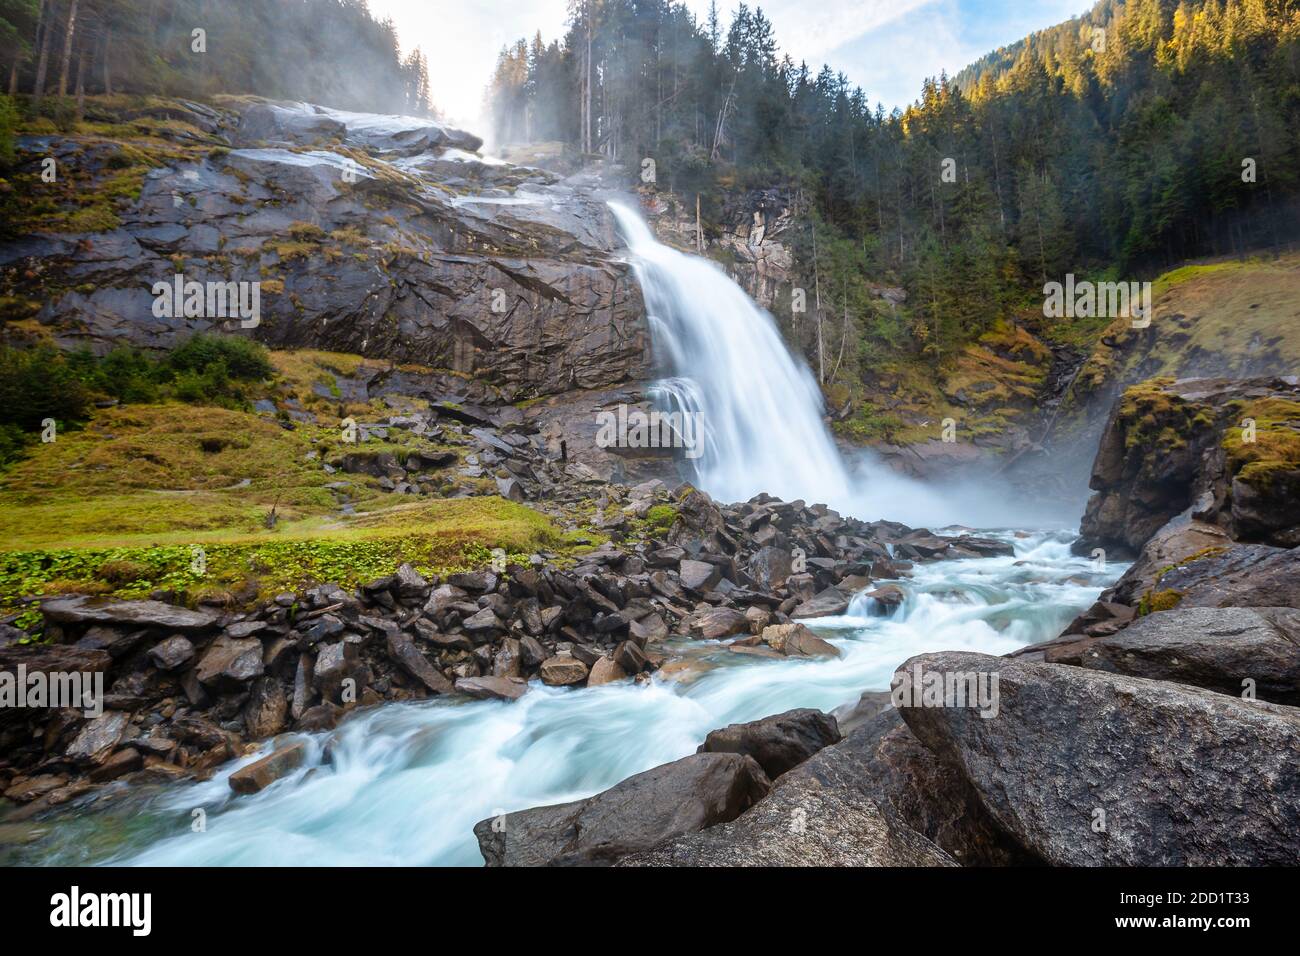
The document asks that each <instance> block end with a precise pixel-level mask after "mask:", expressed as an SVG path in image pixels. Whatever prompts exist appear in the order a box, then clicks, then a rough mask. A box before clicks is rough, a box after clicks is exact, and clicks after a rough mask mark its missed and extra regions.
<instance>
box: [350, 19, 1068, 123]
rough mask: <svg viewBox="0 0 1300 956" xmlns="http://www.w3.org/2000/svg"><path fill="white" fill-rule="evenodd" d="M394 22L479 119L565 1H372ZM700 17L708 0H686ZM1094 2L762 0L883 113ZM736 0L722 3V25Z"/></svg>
mask: <svg viewBox="0 0 1300 956" xmlns="http://www.w3.org/2000/svg"><path fill="white" fill-rule="evenodd" d="M369 3H370V8H371V10H373V11H374V12H375V13H376V14H377V15H378V16H381V17H383V16H389V17H392V18H393V22H394V23H395V24H396V25H397V30H398V34H399V35H400V37H401V39H402V44H403V47H404V49H410V48H411V47H413V46H420V47H422V48H423V49H424V52H425V54H426V55H427V56H428V58H429V73H430V85H431V87H432V91H433V101H434V103H436V104H437V105H438V106H439V108H440V109H442V110H443V111H444V112H445V113H446V114H447V115H448V116H449V118H451V119H452V120H454V121H456V122H458V123H460V124H463V125H468V126H471V127H476V126H478V125H480V121H479V112H480V105H481V102H482V97H483V89H484V87H485V86H486V85H487V81H488V78H489V76H490V74H491V72H492V67H493V65H494V63H495V61H496V55H497V52H498V51H499V50H500V49H501V47H502V46H504V45H505V44H507V43H511V42H513V41H514V40H516V39H518V38H520V37H531V36H532V35H533V34H534V33H535V32H536V31H538V30H541V31H542V36H543V37H545V39H546V40H547V41H550V40H552V39H554V38H556V37H557V36H559V34H560V33H561V31H562V30H563V28H564V22H565V10H566V7H567V3H566V0H369ZM686 4H687V6H689V7H690V8H691V9H692V10H694V11H695V12H696V13H697V15H698V16H699V17H700V18H701V20H702V19H703V18H704V15H705V14H706V13H707V11H708V8H709V0H686ZM1091 5H1092V0H766V2H763V3H757V2H751V3H750V7H751V9H752V8H753V7H755V6H760V7H762V8H763V12H764V13H765V14H766V15H767V17H768V18H769V19H770V20H771V21H772V24H773V27H774V30H775V33H776V37H777V40H778V41H779V42H780V44H781V52H782V53H789V54H790V55H791V56H792V57H793V58H794V60H795V62H798V61H800V60H806V61H807V62H808V65H809V67H811V68H812V69H813V70H814V72H815V71H816V70H817V69H819V68H820V67H821V64H822V63H829V64H830V65H831V68H832V69H835V70H839V71H842V72H843V73H845V74H846V75H847V76H848V77H849V79H850V81H851V82H853V83H854V84H855V85H858V86H861V87H862V88H863V89H864V90H865V91H866V93H867V96H868V98H869V99H870V101H871V102H872V103H876V102H882V103H884V104H885V108H886V109H892V108H893V107H895V106H902V105H904V104H906V103H908V102H910V101H912V100H914V99H915V98H916V96H917V94H918V93H919V92H920V89H921V81H922V80H924V79H925V77H927V76H937V75H938V73H939V71H940V70H944V69H946V70H947V71H948V72H949V73H950V74H951V73H956V72H957V71H958V70H960V69H961V68H962V67H963V66H965V65H966V64H968V63H970V62H971V61H972V60H975V59H977V58H978V57H980V56H981V55H983V54H984V53H987V52H989V51H990V50H993V49H996V48H997V47H999V46H1004V45H1006V44H1008V43H1012V42H1014V41H1016V40H1018V39H1020V38H1021V37H1023V36H1025V35H1026V34H1027V33H1031V32H1033V31H1034V30H1037V29H1041V28H1043V27H1046V26H1051V25H1052V24H1054V23H1059V22H1061V21H1062V20H1068V19H1069V18H1070V17H1071V16H1072V15H1078V14H1080V13H1083V12H1084V11H1085V10H1087V9H1088V8H1090V7H1091ZM735 8H736V0H719V3H718V9H719V10H720V11H721V12H722V19H723V24H724V26H725V24H728V23H730V21H731V12H732V11H733V10H734V9H735Z"/></svg>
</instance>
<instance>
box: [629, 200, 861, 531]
mask: <svg viewBox="0 0 1300 956" xmlns="http://www.w3.org/2000/svg"><path fill="white" fill-rule="evenodd" d="M609 205H610V208H611V209H612V210H613V211H614V216H615V217H616V219H617V220H618V225H619V228H620V230H621V231H622V234H623V237H624V240H625V241H626V242H627V246H628V249H629V251H630V252H631V253H632V262H633V267H634V269H635V270H636V275H637V279H638V280H639V281H640V283H641V290H642V294H643V295H644V297H645V302H646V308H647V311H648V312H649V322H650V331H651V336H652V339H653V342H654V348H655V353H656V358H657V360H658V362H659V364H660V367H661V369H662V370H663V371H664V372H665V373H666V375H665V377H664V378H663V379H661V380H660V381H659V382H658V383H657V384H656V387H655V393H656V396H657V397H658V399H659V400H660V401H661V402H662V403H664V404H665V405H667V406H669V410H671V411H681V412H686V413H690V414H698V416H699V417H698V421H700V423H701V426H702V432H703V441H704V448H703V453H702V454H700V455H699V456H698V457H696V458H695V459H694V460H693V461H692V462H691V464H693V466H694V468H695V469H696V477H695V481H696V484H698V486H699V487H700V488H702V489H703V490H704V491H707V492H708V493H709V494H710V495H712V496H713V497H714V498H717V499H719V500H721V501H728V502H730V501H745V500H747V499H749V498H751V497H753V496H754V495H756V494H758V493H759V492H764V491H765V492H767V493H769V494H772V495H776V496H777V497H778V498H784V499H786V500H787V501H791V500H794V499H796V498H802V499H803V500H805V501H808V502H822V503H824V504H827V505H830V506H831V507H832V508H836V509H838V510H840V511H842V512H845V513H853V514H856V513H857V511H858V510H859V508H858V507H857V506H856V505H857V504H858V502H859V498H858V496H857V495H856V494H855V493H854V490H853V482H852V480H851V479H850V476H849V472H848V469H847V468H846V467H845V464H844V461H843V460H842V459H841V457H840V455H839V452H838V451H837V450H836V448H835V443H834V442H833V441H832V440H831V436H830V433H829V432H828V431H827V430H826V426H825V423H824V422H823V421H822V397H821V391H820V390H819V389H818V387H817V383H816V381H815V380H814V379H813V376H812V373H811V372H809V370H808V368H807V367H806V366H804V365H803V364H802V363H800V362H798V361H796V360H795V358H794V357H793V356H791V354H790V352H789V351H788V350H787V349H786V347H785V343H784V342H783V341H782V340H781V335H780V333H779V332H778V331H777V328H776V323H775V322H774V321H773V320H772V317H771V316H770V315H769V314H768V313H767V312H765V311H763V310H762V309H760V308H759V307H758V306H757V305H756V304H755V303H754V302H753V301H752V300H751V299H750V298H749V296H747V295H746V294H745V292H744V291H743V290H742V289H741V288H740V286H738V285H737V284H736V283H735V282H733V281H732V280H731V279H730V278H728V277H727V275H726V273H724V272H723V271H722V269H721V268H719V267H718V266H717V265H715V264H714V263H712V262H709V261H708V260H706V259H702V258H699V257H697V256H689V255H685V254H683V253H680V252H678V251H676V250H675V249H670V248H668V247H667V246H665V245H662V244H660V243H659V242H657V241H656V240H655V238H654V236H653V235H652V234H651V232H650V228H649V227H648V226H647V225H646V223H645V222H644V221H643V220H642V219H641V217H640V216H639V215H637V213H636V212H634V211H633V210H631V209H629V208H628V207H627V206H624V205H621V204H619V203H614V202H611V203H610V204H609ZM688 460H689V459H688Z"/></svg>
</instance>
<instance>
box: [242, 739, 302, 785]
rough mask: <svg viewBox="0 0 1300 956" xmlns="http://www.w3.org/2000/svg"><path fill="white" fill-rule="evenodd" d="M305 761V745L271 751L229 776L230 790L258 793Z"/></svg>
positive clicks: (299, 743) (295, 744) (291, 745)
mask: <svg viewBox="0 0 1300 956" xmlns="http://www.w3.org/2000/svg"><path fill="white" fill-rule="evenodd" d="M306 759H307V744H306V743H305V742H303V741H301V740H300V741H295V742H294V743H291V744H288V745H287V746H284V747H280V748H278V749H276V750H273V751H271V752H270V753H269V754H267V755H266V756H265V757H262V758H261V759H260V760H256V761H254V762H253V763H250V764H249V765H248V766H247V767H240V768H239V769H238V770H236V771H235V772H234V773H232V774H231V775H230V780H229V783H230V789H231V790H233V791H235V793H243V794H249V793H258V792H259V791H262V790H265V789H266V788H267V787H269V786H270V785H271V784H273V783H275V782H276V781H277V780H279V779H280V778H281V777H285V776H287V775H289V774H290V773H292V772H293V771H295V770H297V769H298V768H299V767H301V766H302V765H303V763H304V762H305V761H306Z"/></svg>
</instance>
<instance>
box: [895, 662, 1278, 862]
mask: <svg viewBox="0 0 1300 956" xmlns="http://www.w3.org/2000/svg"><path fill="white" fill-rule="evenodd" d="M917 665H920V666H921V667H922V668H923V669H924V671H927V672H933V673H936V674H937V675H948V674H951V675H953V676H954V677H956V676H959V675H967V674H976V675H980V674H983V675H992V674H996V675H998V678H999V680H998V698H997V714H996V717H982V716H980V715H981V712H982V711H981V709H980V708H978V707H970V706H966V707H962V706H941V707H934V706H914V705H913V704H914V703H916V702H915V701H913V702H909V703H908V705H907V706H903V707H901V708H900V710H901V712H902V716H903V719H904V720H905V721H906V722H907V726H908V727H909V729H910V730H911V731H912V733H913V734H914V735H915V736H916V737H917V739H918V740H920V741H921V743H923V744H924V745H925V746H926V747H928V748H929V749H930V750H931V751H933V752H934V753H935V754H936V755H937V756H939V757H940V758H942V759H944V760H946V761H948V762H950V763H951V764H953V765H954V766H959V767H961V768H962V770H963V773H964V775H965V776H966V778H967V780H968V781H969V782H970V783H971V785H972V786H974V787H975V789H976V790H977V791H978V792H979V795H980V801H981V803H982V804H983V805H984V806H985V808H986V809H987V810H988V811H989V813H990V815H991V816H992V817H993V819H994V820H995V821H996V822H997V824H998V825H999V826H1000V827H1001V828H1002V829H1003V830H1005V831H1006V832H1007V833H1008V834H1010V835H1011V836H1012V837H1014V838H1015V840H1016V842H1017V843H1019V844H1020V846H1022V847H1023V848H1024V849H1025V850H1026V851H1028V852H1030V853H1032V854H1034V855H1035V856H1037V857H1039V858H1041V859H1043V860H1045V861H1046V862H1048V863H1053V864H1058V865H1068V866H1079V865H1125V866H1196V865H1220V866H1222V865H1234V864H1235V865H1267V864H1284V863H1286V862H1287V861H1291V860H1294V859H1296V856H1297V854H1298V853H1300V768H1298V766H1297V764H1296V762H1295V760H1294V754H1295V753H1296V752H1297V750H1298V749H1300V712H1297V711H1296V710H1295V709H1293V708H1289V707H1280V706H1277V705H1275V704H1267V703H1260V702H1253V703H1251V702H1246V701H1242V700H1239V699H1236V698H1233V697H1228V696H1225V695H1222V694H1217V693H1214V692H1212V691H1207V690H1203V689H1201V688H1194V687H1189V686H1186V685H1181V684H1171V683H1166V682H1163V681H1151V680H1144V679H1142V678H1136V677H1126V676H1121V675H1117V674H1109V673H1105V672H1102V671H1095V670H1087V669H1084V668H1079V667H1064V666H1060V665H1055V664H1045V663H1033V662H1022V661H1019V660H1009V659H1006V658H996V657H988V656H986V655H982V654H969V653H959V652H947V653H942V654H929V655H922V656H920V657H916V658H912V659H911V660H910V661H908V662H906V663H905V664H904V665H903V668H902V670H904V671H909V672H910V671H913V669H914V668H915V667H916V666H917ZM949 679H951V678H947V677H945V680H949ZM986 680H987V678H986ZM986 686H987V684H986ZM983 712H985V713H987V710H984V711H983ZM1261 780H1267V781H1269V783H1268V785H1267V786H1259V785H1258V782H1259V781H1261ZM1103 814H1104V817H1103ZM1099 821H1100V822H1104V825H1105V828H1104V829H1099V828H1095V827H1094V824H1095V823H1098V822H1099Z"/></svg>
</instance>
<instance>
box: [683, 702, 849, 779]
mask: <svg viewBox="0 0 1300 956" xmlns="http://www.w3.org/2000/svg"><path fill="white" fill-rule="evenodd" d="M839 741H840V730H839V727H838V726H836V723H835V718H834V717H832V716H830V714H823V713H822V712H821V711H820V710H813V709H812V708H805V709H802V710H787V711H786V712H785V713H784V714H776V715H775V716H773V717H764V718H763V719H762V720H753V721H750V722H749V723H747V724H729V725H727V726H726V727H723V728H722V729H720V730H715V731H713V732H712V733H710V734H709V735H708V736H707V737H705V738H704V743H702V744H700V749H699V753H733V754H748V755H749V756H751V757H753V758H754V759H755V760H757V761H758V765H759V766H760V767H762V768H763V772H764V773H766V774H767V775H768V776H769V777H770V778H771V779H773V780H775V779H776V778H777V777H779V776H781V774H783V773H785V772H787V771H788V770H791V769H793V768H794V767H796V766H798V765H799V764H801V763H803V762H804V761H805V760H807V759H808V758H809V757H811V756H812V755H813V754H815V753H817V751H819V750H821V749H822V748H823V747H829V746H830V745H831V744H835V743H839Z"/></svg>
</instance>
